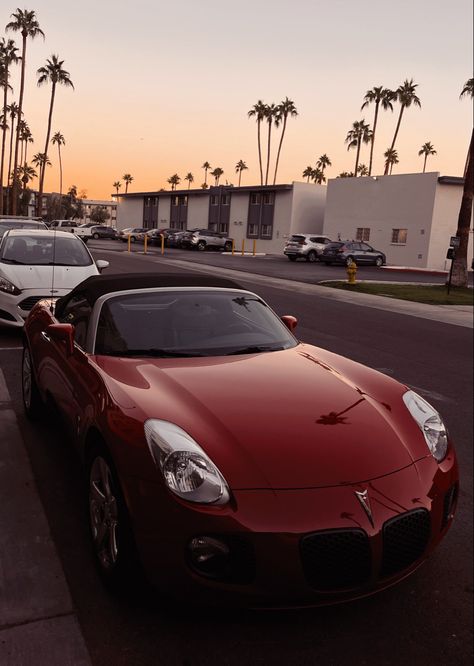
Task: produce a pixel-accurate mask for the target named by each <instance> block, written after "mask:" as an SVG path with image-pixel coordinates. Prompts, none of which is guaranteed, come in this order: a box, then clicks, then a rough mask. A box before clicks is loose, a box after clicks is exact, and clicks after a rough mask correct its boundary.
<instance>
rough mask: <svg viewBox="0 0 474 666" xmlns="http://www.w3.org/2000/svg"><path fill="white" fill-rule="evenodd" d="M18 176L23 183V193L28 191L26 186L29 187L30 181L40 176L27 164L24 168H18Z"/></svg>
mask: <svg viewBox="0 0 474 666" xmlns="http://www.w3.org/2000/svg"><path fill="white" fill-rule="evenodd" d="M18 175H19V177H20V180H21V182H22V183H23V191H25V190H26V186H27V185H28V183H29V181H30V180H33V178H36V177H37V176H38V174H37V173H36V171H35V170H34V169H33V167H30V166H28V164H26V162H25V164H23V165H22V166H19V167H18Z"/></svg>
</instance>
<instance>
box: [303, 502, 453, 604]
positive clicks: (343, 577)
mask: <svg viewBox="0 0 474 666" xmlns="http://www.w3.org/2000/svg"><path fill="white" fill-rule="evenodd" d="M446 501H447V500H446ZM430 534H431V521H430V514H429V512H428V511H426V509H415V510H414V511H409V512H408V513H404V514H402V515H401V516H396V517H395V518H391V519H390V520H388V521H386V522H385V523H384V525H383V528H382V540H383V552H382V561H381V566H380V577H382V578H384V577H388V576H393V575H394V574H396V573H398V572H401V571H403V570H404V569H407V568H408V567H409V566H411V565H412V564H414V563H415V562H416V561H417V560H418V559H419V558H420V557H422V555H423V553H424V552H425V550H426V547H427V545H428V541H429V539H430ZM300 554H301V562H302V566H303V572H304V575H305V577H306V580H307V581H308V583H309V585H311V587H313V588H314V589H316V590H319V591H321V592H327V591H337V590H343V589H350V588H357V587H362V586H363V585H364V584H365V583H367V582H368V580H369V579H370V577H371V575H372V569H373V564H372V555H371V546H370V541H369V537H368V535H367V533H366V532H365V531H364V530H362V529H350V530H345V529H337V530H325V531H321V532H314V533H312V534H308V535H306V536H304V537H302V539H301V541H300Z"/></svg>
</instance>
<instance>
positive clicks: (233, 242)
mask: <svg viewBox="0 0 474 666" xmlns="http://www.w3.org/2000/svg"><path fill="white" fill-rule="evenodd" d="M234 252H235V240H234V239H232V256H234Z"/></svg>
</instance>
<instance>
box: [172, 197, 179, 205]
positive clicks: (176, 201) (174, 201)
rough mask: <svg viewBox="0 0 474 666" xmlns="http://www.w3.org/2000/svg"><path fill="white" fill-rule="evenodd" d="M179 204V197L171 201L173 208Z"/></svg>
mask: <svg viewBox="0 0 474 666" xmlns="http://www.w3.org/2000/svg"><path fill="white" fill-rule="evenodd" d="M178 204H179V199H178V197H173V198H172V199H171V205H172V206H177V205H178Z"/></svg>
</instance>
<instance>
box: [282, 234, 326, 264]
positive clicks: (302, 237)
mask: <svg viewBox="0 0 474 666" xmlns="http://www.w3.org/2000/svg"><path fill="white" fill-rule="evenodd" d="M331 242H332V241H331V239H330V238H328V237H327V236H320V235H318V234H292V235H291V236H290V237H289V239H288V242H287V244H286V245H285V249H284V250H283V252H284V254H286V256H287V257H288V259H289V260H290V261H296V260H297V259H306V261H317V260H318V259H320V257H321V255H322V253H323V250H324V248H325V247H326V245H327V244H328V243H331Z"/></svg>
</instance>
